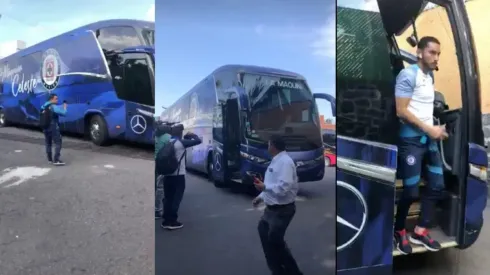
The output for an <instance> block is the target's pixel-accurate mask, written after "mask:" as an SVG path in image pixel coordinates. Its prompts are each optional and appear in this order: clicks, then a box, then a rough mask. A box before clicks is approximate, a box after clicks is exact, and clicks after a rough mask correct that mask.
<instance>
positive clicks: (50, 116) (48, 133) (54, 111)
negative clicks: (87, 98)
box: [41, 94, 67, 166]
mask: <svg viewBox="0 0 490 275" xmlns="http://www.w3.org/2000/svg"><path fill="white" fill-rule="evenodd" d="M57 104H58V96H57V95H56V94H50V95H49V99H48V101H47V102H46V103H44V104H43V105H42V106H41V120H43V121H44V126H43V132H44V141H45V146H46V156H47V158H48V161H49V162H51V163H52V164H54V165H57V166H61V165H65V163H64V162H63V161H62V160H61V159H60V155H61V132H60V125H59V123H60V116H65V115H66V109H67V104H66V101H63V107H62V108H60V107H59V106H58V105H57ZM53 142H54V144H55V149H54V158H53V149H52V145H53Z"/></svg>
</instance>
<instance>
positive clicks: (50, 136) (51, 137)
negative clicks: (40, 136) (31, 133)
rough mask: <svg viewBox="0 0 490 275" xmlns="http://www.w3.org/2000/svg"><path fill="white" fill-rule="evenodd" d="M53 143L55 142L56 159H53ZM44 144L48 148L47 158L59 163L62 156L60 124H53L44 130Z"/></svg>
mask: <svg viewBox="0 0 490 275" xmlns="http://www.w3.org/2000/svg"><path fill="white" fill-rule="evenodd" d="M53 142H54V145H55V147H54V159H53ZM44 143H45V146H46V156H47V157H48V160H50V161H51V160H54V161H58V160H59V159H60V154H61V133H60V127H59V126H58V124H52V125H51V126H50V127H49V128H48V129H46V130H44Z"/></svg>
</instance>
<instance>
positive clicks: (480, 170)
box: [470, 163, 488, 182]
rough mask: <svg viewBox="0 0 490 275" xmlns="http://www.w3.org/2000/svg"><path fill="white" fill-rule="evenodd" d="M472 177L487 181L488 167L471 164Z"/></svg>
mask: <svg viewBox="0 0 490 275" xmlns="http://www.w3.org/2000/svg"><path fill="white" fill-rule="evenodd" d="M470 175H472V176H473V177H475V178H477V179H479V180H481V181H485V182H486V181H487V177H488V176H487V167H485V166H478V165H474V164H471V163H470Z"/></svg>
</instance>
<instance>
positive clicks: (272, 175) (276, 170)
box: [252, 136, 302, 275]
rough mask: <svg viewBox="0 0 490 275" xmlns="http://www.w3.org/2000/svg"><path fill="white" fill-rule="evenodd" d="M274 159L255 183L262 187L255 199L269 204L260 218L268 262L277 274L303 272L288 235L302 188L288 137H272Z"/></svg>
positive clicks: (261, 234) (270, 143) (261, 233)
mask: <svg viewBox="0 0 490 275" xmlns="http://www.w3.org/2000/svg"><path fill="white" fill-rule="evenodd" d="M268 150H269V153H270V154H271V156H272V157H273V158H272V161H271V163H270V165H269V167H267V171H266V173H265V178H264V181H263V182H262V180H261V179H259V178H258V177H254V185H255V187H256V188H257V190H259V191H261V193H260V194H259V196H257V197H256V198H255V199H254V200H253V202H252V203H253V205H254V206H258V205H259V204H260V203H261V202H264V203H265V205H266V207H265V210H264V214H263V215H262V218H261V219H260V221H259V225H258V231H259V235H260V241H261V243H262V249H263V250H264V254H265V258H266V260H267V265H268V266H269V269H270V270H271V272H272V274H273V275H282V274H291V275H301V274H302V273H301V271H300V270H299V267H298V265H297V263H296V261H295V259H294V257H293V255H292V254H291V251H290V250H289V248H288V246H287V244H286V242H285V240H284V235H285V234H286V230H287V228H288V226H289V223H291V220H292V219H293V217H294V214H295V213H296V205H295V203H294V202H295V200H296V196H297V193H298V190H299V185H298V176H297V174H296V165H295V163H294V161H293V160H292V159H291V157H290V156H289V155H288V154H287V152H286V151H285V150H286V145H285V142H284V140H283V139H282V138H281V137H279V136H272V137H271V138H270V140H269V149H268Z"/></svg>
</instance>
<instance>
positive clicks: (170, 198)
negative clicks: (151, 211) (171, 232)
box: [163, 175, 185, 222]
mask: <svg viewBox="0 0 490 275" xmlns="http://www.w3.org/2000/svg"><path fill="white" fill-rule="evenodd" d="M184 190H185V176H184V175H178V176H165V178H164V179H163V193H164V196H165V201H164V203H163V220H164V222H175V221H177V219H178V217H179V215H178V212H179V207H180V203H181V202H182V198H183V197H184Z"/></svg>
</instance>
